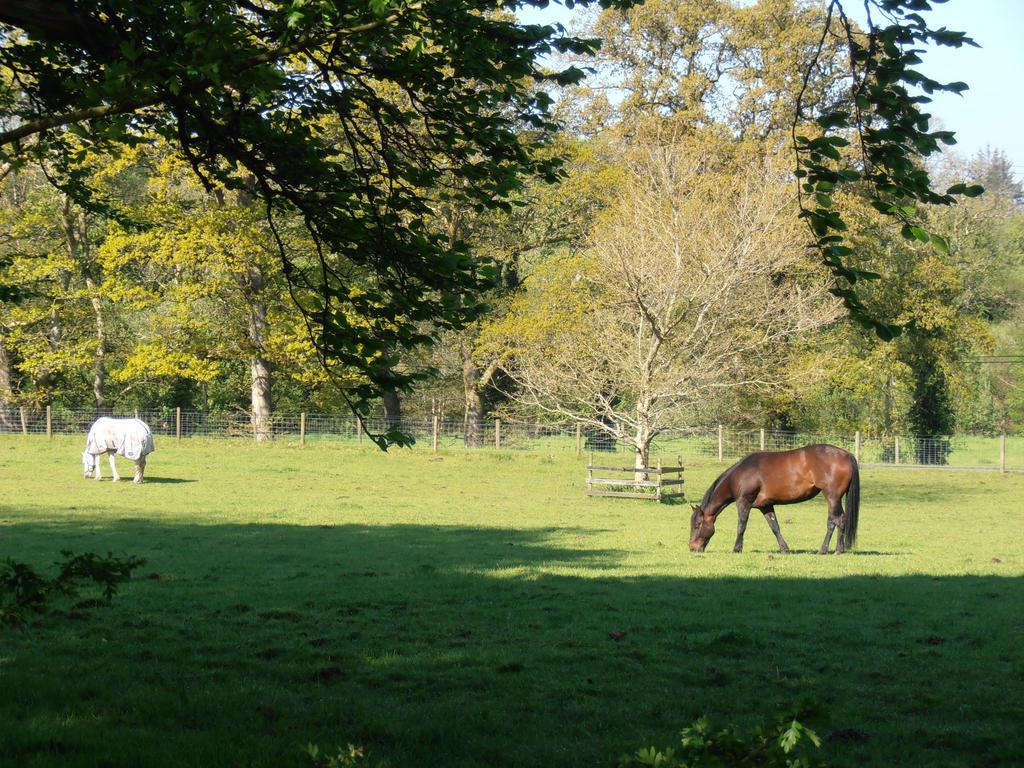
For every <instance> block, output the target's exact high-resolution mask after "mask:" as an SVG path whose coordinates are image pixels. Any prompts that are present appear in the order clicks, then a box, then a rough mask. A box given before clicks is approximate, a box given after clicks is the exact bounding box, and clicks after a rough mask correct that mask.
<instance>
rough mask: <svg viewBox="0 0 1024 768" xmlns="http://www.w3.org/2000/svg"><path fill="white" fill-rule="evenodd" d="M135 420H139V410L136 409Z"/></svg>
mask: <svg viewBox="0 0 1024 768" xmlns="http://www.w3.org/2000/svg"><path fill="white" fill-rule="evenodd" d="M135 418H136V419H137V418H139V409H138V408H136V409H135Z"/></svg>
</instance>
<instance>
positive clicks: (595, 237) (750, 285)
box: [486, 141, 841, 479]
mask: <svg viewBox="0 0 1024 768" xmlns="http://www.w3.org/2000/svg"><path fill="white" fill-rule="evenodd" d="M626 160H627V162H626V166H625V167H626V172H625V178H624V180H623V182H622V185H621V189H620V192H619V194H618V195H617V198H616V201H615V202H614V203H613V205H612V206H611V207H610V208H609V209H608V210H607V211H606V212H605V213H604V214H603V215H602V217H601V219H600V220H599V221H598V223H597V224H596V226H595V228H594V231H593V233H592V236H591V241H590V246H589V248H588V249H587V251H586V252H584V253H583V254H581V255H579V256H575V257H571V258H566V259H561V260H558V261H555V262H552V263H550V264H548V265H547V266H546V267H545V268H544V269H542V270H540V271H538V272H537V273H536V274H535V275H534V276H533V277H532V278H531V279H530V280H528V281H527V285H526V290H524V291H523V293H522V294H521V295H520V296H519V297H518V298H517V299H516V301H515V302H514V303H513V306H512V307H511V311H510V313H509V315H508V317H507V318H505V319H503V320H502V321H501V322H500V323H498V324H496V325H495V326H494V327H493V328H492V329H491V332H490V334H489V336H488V338H487V339H486V341H487V342H488V343H491V344H495V345H498V344H501V345H503V346H504V353H505V356H504V365H505V369H506V371H507V373H508V375H509V378H510V379H511V380H512V381H513V382H514V384H515V386H513V387H509V388H508V392H509V394H510V395H511V396H512V397H513V398H515V399H516V400H517V401H519V402H520V403H522V404H524V405H527V406H529V407H532V408H535V409H540V410H541V411H544V412H547V413H549V414H552V415H557V416H559V417H562V418H568V419H572V420H576V421H578V422H581V423H583V424H585V425H587V426H589V427H591V428H593V429H597V430H602V431H604V432H607V433H609V434H610V435H611V436H612V437H614V438H615V439H616V440H618V441H622V442H625V443H627V444H629V445H631V446H632V447H633V449H634V451H635V466H636V467H637V468H638V469H639V468H642V467H645V466H649V464H648V461H649V450H650V445H651V442H652V440H653V439H654V438H655V437H656V436H657V435H658V434H659V433H661V432H662V431H664V430H665V429H666V428H667V427H668V426H670V425H671V424H673V423H679V419H681V418H686V416H687V412H688V411H689V412H690V413H692V412H693V411H694V410H695V409H697V407H698V406H700V405H701V404H702V403H705V402H707V401H709V400H711V399H713V398H714V397H715V396H716V395H720V394H722V392H723V391H724V390H728V389H732V388H737V387H774V386H782V385H785V384H786V382H787V381H790V380H792V379H793V377H794V376H795V375H797V374H796V372H795V369H793V368H791V367H790V366H788V365H787V353H788V350H789V349H790V345H791V344H792V343H793V342H794V341H796V340H797V339H798V338H799V336H800V335H801V334H806V333H808V332H810V331H813V330H814V329H816V328H819V327H821V326H822V325H824V324H827V323H829V322H831V321H833V320H835V319H836V318H837V317H839V315H840V311H841V307H840V305H839V303H838V300H836V299H835V298H834V297H832V296H830V295H829V293H828V287H829V283H828V279H827V275H826V274H825V273H824V271H823V269H821V268H820V267H819V266H818V265H816V264H815V263H814V260H813V259H812V258H810V257H809V254H808V252H807V249H806V247H805V246H806V239H807V236H806V231H805V229H804V228H803V227H802V226H801V225H800V223H799V222H798V221H797V219H796V218H795V217H794V215H793V205H794V203H793V200H792V192H791V190H792V186H791V180H790V177H788V174H787V172H786V170H785V166H786V164H787V159H786V158H774V157H766V156H765V155H764V154H763V153H761V152H756V151H749V152H748V151H746V150H744V149H743V148H742V147H737V146H735V145H733V146H731V147H728V148H725V149H722V150H721V151H719V150H715V149H714V148H713V145H712V146H710V147H709V146H708V145H707V144H703V145H699V144H698V143H696V142H693V141H691V142H688V143H686V144H680V143H672V144H669V145H658V146H645V147H642V148H638V149H635V150H631V151H630V152H629V154H628V156H627V158H626ZM800 375H806V368H801V369H800ZM642 476H643V473H642V472H639V471H638V473H637V478H638V479H640V478H642Z"/></svg>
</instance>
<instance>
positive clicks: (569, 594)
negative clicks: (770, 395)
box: [0, 436, 1024, 768]
mask: <svg viewBox="0 0 1024 768" xmlns="http://www.w3.org/2000/svg"><path fill="white" fill-rule="evenodd" d="M81 443H82V440H81V439H79V438H56V439H54V440H53V441H52V442H48V441H47V440H46V439H45V438H42V437H21V436H3V437H0V559H3V558H7V557H10V558H13V559H15V560H18V561H22V562H27V563H30V564H32V565H34V566H36V567H38V568H39V569H40V570H47V571H48V572H51V573H52V571H53V568H52V565H51V564H52V563H53V562H55V561H56V560H58V559H59V557H60V551H61V550H62V549H70V550H72V551H74V552H76V553H78V552H85V551H93V552H97V553H101V554H105V553H107V552H108V551H109V552H113V553H115V554H119V555H137V556H141V557H144V558H146V560H147V563H146V564H145V565H144V566H143V567H142V568H140V569H139V570H137V571H136V573H135V577H134V578H133V579H132V581H130V582H129V583H127V584H125V585H123V586H122V588H121V591H120V593H119V594H118V595H117V596H116V597H115V598H114V601H113V603H112V604H111V605H110V606H106V607H98V608H90V609H86V610H74V609H72V606H71V605H70V604H66V603H62V604H59V605H58V607H59V608H61V610H59V611H57V612H52V613H49V614H46V615H44V616H42V617H40V618H38V619H34V620H33V621H31V622H30V623H29V625H28V626H26V627H23V628H4V627H0V765H4V766H7V765H11V766H15V765H16V766H54V767H56V766H61V768H65V767H67V766H110V767H114V766H117V767H120V766H125V767H128V766H147V767H150V766H152V767H160V766H268V767H269V766H304V765H309V759H308V757H306V755H304V753H303V749H302V748H303V747H304V745H306V744H308V743H313V744H317V745H319V746H320V748H321V750H323V751H332V752H333V751H334V750H335V749H336V748H337V747H338V746H339V745H345V744H347V743H352V744H356V745H358V746H361V747H362V748H363V749H364V750H365V753H366V755H367V762H368V764H371V765H378V764H387V765H390V766H392V768H419V767H420V766H446V768H448V767H450V768H459V767H463V766H524V767H525V766H531V767H532V766H536V767H540V766H545V767H548V766H613V765H615V764H616V763H617V760H618V758H619V756H620V755H622V754H623V753H625V752H632V751H634V750H636V749H637V748H639V747H642V746H646V745H650V744H654V745H658V746H660V747H664V746H669V745H671V744H672V743H674V741H675V740H676V735H677V733H678V731H679V729H680V728H681V727H683V726H685V725H688V724H690V723H691V722H692V721H693V720H694V719H696V718H697V717H699V716H701V715H708V716H710V717H712V718H713V719H715V720H718V721H720V722H735V723H738V724H741V725H755V724H759V723H762V722H765V721H768V720H772V719H774V718H775V717H776V715H777V714H784V713H786V712H792V711H793V710H794V709H795V708H798V707H807V708H809V709H811V710H813V712H814V713H815V714H814V715H813V716H812V717H811V718H810V719H809V720H808V721H807V722H808V723H809V724H810V725H811V726H812V727H814V728H816V729H817V731H818V732H819V734H820V735H821V736H822V737H823V738H824V743H823V747H822V750H821V752H820V755H821V756H822V757H823V758H824V759H826V760H828V761H829V762H830V763H831V764H833V765H836V766H858V767H863V766H891V765H920V766H951V767H952V766H964V767H968V766H978V767H979V768H980V767H981V766H1011V765H1020V764H1021V762H1022V760H1024V757H1022V755H1024V728H1022V727H1021V725H1022V724H1024V504H1022V501H1021V499H1022V497H1024V476H1021V475H1007V476H1000V475H999V474H997V473H980V472H977V473H976V472H942V471H935V470H891V469H865V470H863V471H862V482H863V486H862V498H863V502H862V508H861V528H860V536H859V541H858V547H857V549H856V550H855V551H854V552H852V553H850V554H847V555H844V556H843V557H834V556H831V557H819V556H816V555H813V554H811V553H812V551H813V550H814V549H816V548H817V546H818V545H819V544H820V543H821V538H822V536H823V534H824V528H825V504H824V502H823V501H821V500H820V499H815V500H813V501H811V502H807V503H804V504H801V505H797V506H792V507H784V508H780V509H779V519H780V522H781V524H782V527H783V533H784V535H785V536H786V539H787V541H788V542H789V544H790V546H791V547H793V548H794V550H795V553H794V554H792V555H789V556H782V555H780V554H778V553H777V552H776V551H775V541H774V538H773V537H772V536H771V533H770V531H769V530H768V526H767V525H766V524H765V523H764V522H763V520H761V519H760V515H758V514H757V513H756V512H755V513H754V514H753V515H752V517H751V521H750V525H749V527H748V530H747V537H746V551H745V552H744V553H743V554H741V555H735V554H733V553H732V551H731V550H732V544H733V539H734V536H735V520H736V514H735V508H734V507H733V508H730V510H728V511H726V512H725V513H723V515H722V517H721V518H720V521H719V529H718V534H717V535H716V537H715V538H714V539H713V540H712V542H711V544H710V545H709V547H708V552H707V553H706V554H704V555H692V554H691V553H689V551H688V550H687V546H686V543H687V542H686V539H687V534H688V519H689V506H688V505H685V504H663V505H657V504H654V503H652V502H648V501H632V500H620V499H588V498H586V497H585V495H584V478H585V472H584V470H583V465H584V462H583V460H581V459H578V458H577V457H576V456H575V455H573V454H572V453H571V452H566V453H556V454H546V453H544V452H522V453H513V452H498V451H493V450H482V451H477V452H467V451H461V450H447V451H442V452H441V453H439V454H436V455H435V454H433V453H431V452H430V451H429V450H428V449H426V448H416V449H414V450H411V451H410V450H404V451H403V450H393V451H391V452H390V453H387V454H383V453H380V452H377V451H375V450H374V449H373V448H372V447H371V446H369V445H363V446H362V447H357V446H352V445H331V444H329V443H323V444H318V445H310V446H306V447H305V448H300V447H298V446H297V445H294V444H292V445H287V444H281V443H279V444H275V445H272V446H256V445H253V444H249V443H245V442H236V441H231V442H229V441H212V440H211V441H199V440H187V441H184V442H182V443H180V444H178V443H175V442H174V441H173V440H171V439H167V438H163V439H160V438H158V439H157V451H156V453H155V454H153V455H152V456H151V457H150V462H149V467H148V471H147V475H148V476H147V482H146V483H145V484H143V485H141V486H134V485H132V484H131V483H130V482H125V481H122V482H121V483H118V484H114V483H111V482H110V480H109V476H108V477H107V478H106V479H105V480H104V481H103V482H101V483H97V482H95V481H93V480H86V479H84V478H83V477H82V473H81V468H80V463H79V459H78V455H79V451H80V450H81ZM668 458H674V457H666V459H668ZM683 458H684V461H685V462H686V463H687V465H688V469H687V489H688V492H689V495H690V496H691V497H695V498H698V499H699V498H700V496H701V495H702V494H703V492H704V489H705V488H706V486H707V484H708V483H709V482H710V481H711V480H712V479H713V478H714V477H715V475H717V473H718V472H719V471H720V470H721V468H722V467H721V466H720V465H718V464H717V463H716V462H713V461H712V462H708V461H707V460H702V461H703V462H704V463H694V462H693V461H692V460H691V459H688V457H686V456H685V455H684V457H683ZM119 466H120V467H121V474H122V476H125V477H127V478H129V479H130V477H131V472H130V463H129V462H125V461H123V460H120V464H119ZM103 469H104V472H105V473H106V474H108V475H109V468H108V467H107V466H106V461H105V460H104V467H103Z"/></svg>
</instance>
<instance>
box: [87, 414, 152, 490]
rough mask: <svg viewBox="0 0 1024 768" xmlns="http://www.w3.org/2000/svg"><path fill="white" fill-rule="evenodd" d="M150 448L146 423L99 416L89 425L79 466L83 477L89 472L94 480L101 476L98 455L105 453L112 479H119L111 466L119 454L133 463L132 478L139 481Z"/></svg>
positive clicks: (149, 434)
mask: <svg viewBox="0 0 1024 768" xmlns="http://www.w3.org/2000/svg"><path fill="white" fill-rule="evenodd" d="M154 450H155V446H154V445H153V433H152V432H151V431H150V429H149V426H148V425H147V424H146V422H144V421H142V420H141V419H113V418H110V417H109V416H103V417H101V418H98V419H96V421H94V422H93V425H92V426H91V427H89V434H88V436H86V438H85V451H84V452H83V453H82V467H83V469H84V471H85V476H86V477H89V476H90V475H93V476H94V477H95V478H96V479H97V480H99V479H101V476H100V461H99V457H100V456H102V455H103V454H104V453H105V454H107V456H108V458H109V460H110V472H111V474H112V475H113V477H114V480H115V481H117V480H120V479H121V476H120V475H118V474H117V467H116V466H114V455H115V454H120V455H121V456H124V457H125V458H126V459H131V460H132V461H134V462H135V478H134V481H135V482H136V483H141V482H142V476H143V474H144V472H145V470H146V456H147V455H149V454H150V453H152V452H153V451H154Z"/></svg>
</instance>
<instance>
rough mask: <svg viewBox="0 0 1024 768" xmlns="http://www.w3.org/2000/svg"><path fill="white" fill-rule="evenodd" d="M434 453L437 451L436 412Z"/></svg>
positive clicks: (435, 419)
mask: <svg viewBox="0 0 1024 768" xmlns="http://www.w3.org/2000/svg"><path fill="white" fill-rule="evenodd" d="M434 453H437V414H436V413H435V414H434Z"/></svg>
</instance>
